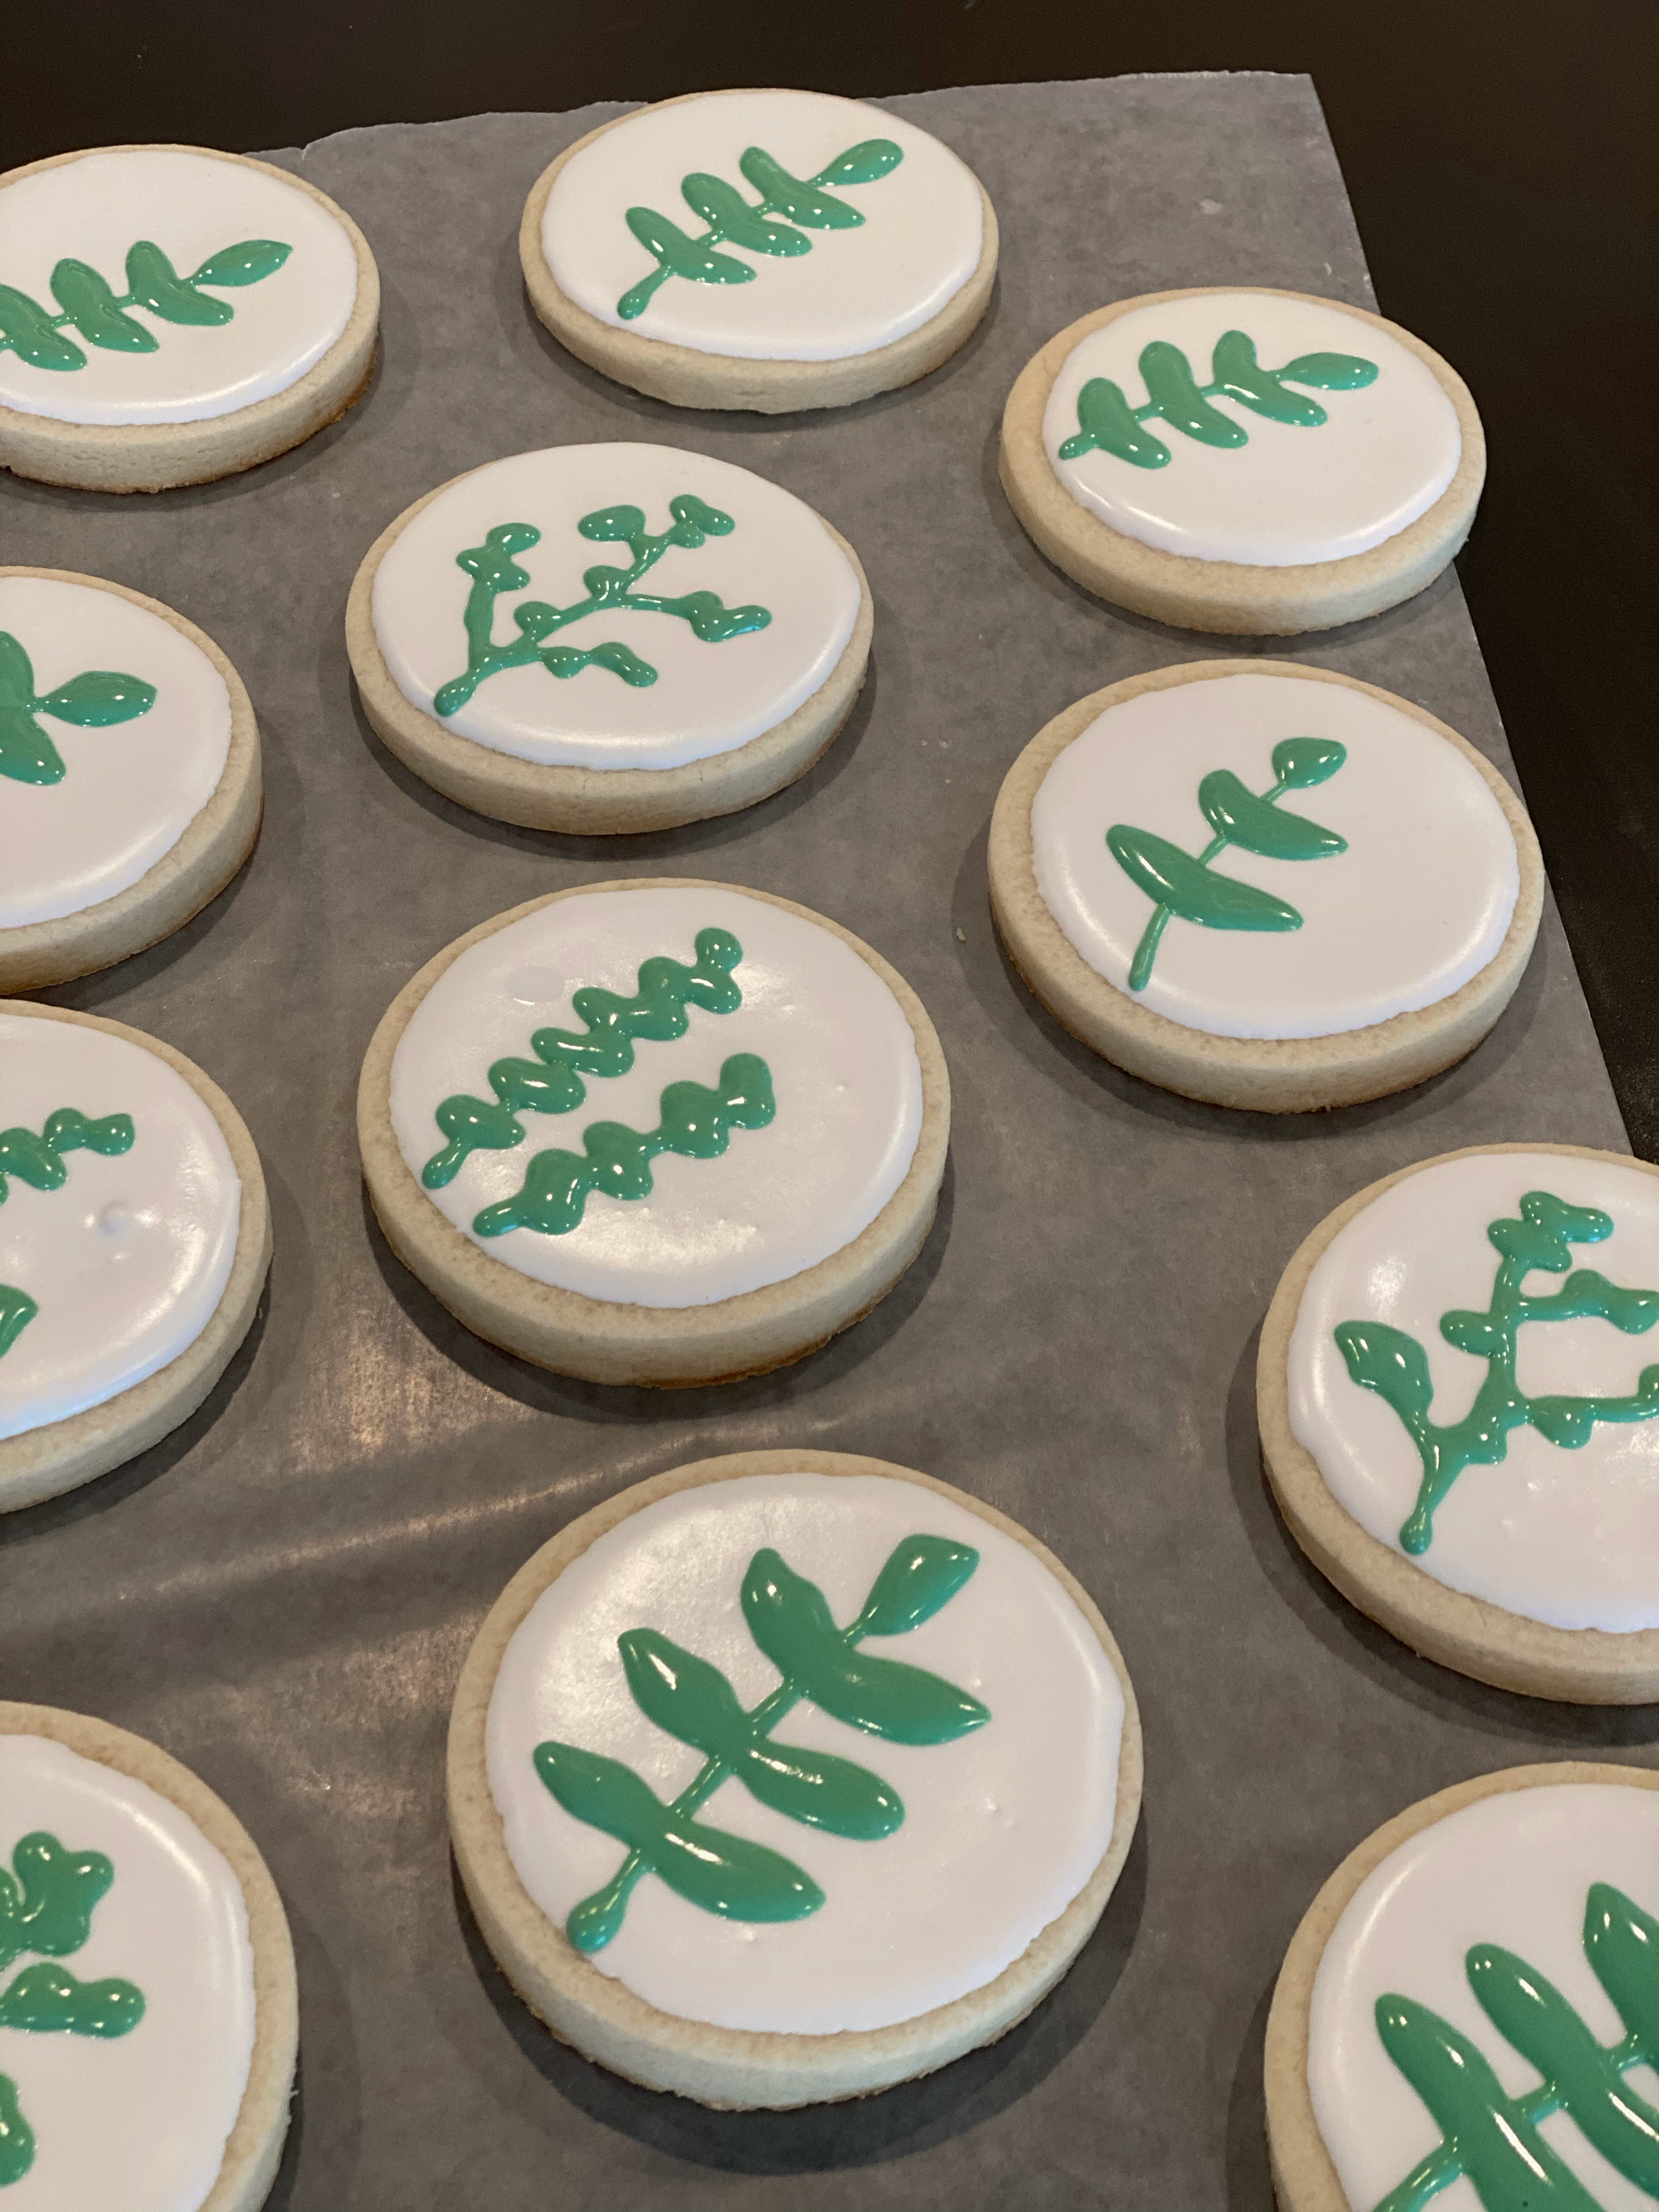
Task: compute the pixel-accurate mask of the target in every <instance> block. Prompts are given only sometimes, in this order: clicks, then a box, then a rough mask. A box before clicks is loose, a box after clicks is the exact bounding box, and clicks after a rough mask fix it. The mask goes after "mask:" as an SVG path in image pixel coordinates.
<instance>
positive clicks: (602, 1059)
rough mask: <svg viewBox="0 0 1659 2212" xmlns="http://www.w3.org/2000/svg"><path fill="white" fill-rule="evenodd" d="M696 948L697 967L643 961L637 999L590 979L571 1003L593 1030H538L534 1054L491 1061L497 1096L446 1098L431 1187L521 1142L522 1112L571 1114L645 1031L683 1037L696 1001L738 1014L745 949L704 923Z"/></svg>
mask: <svg viewBox="0 0 1659 2212" xmlns="http://www.w3.org/2000/svg"><path fill="white" fill-rule="evenodd" d="M692 949H693V950H694V951H695V952H696V965H695V966H694V967H690V968H688V967H687V966H685V965H684V963H683V962H681V961H678V960H671V959H669V958H667V957H665V956H664V957H659V958H655V959H651V960H646V961H642V962H641V964H640V969H639V975H638V978H637V983H636V990H635V996H634V997H633V998H631V999H624V998H622V997H620V996H619V995H618V994H617V993H616V992H615V991H607V990H605V989H602V988H601V987H599V985H598V984H585V985H584V986H583V987H582V988H581V989H580V990H579V991H577V992H575V993H574V994H573V995H572V999H571V1004H572V1006H574V1010H575V1014H576V1018H577V1020H578V1021H580V1023H581V1024H583V1029H584V1030H585V1032H586V1033H585V1034H578V1032H577V1031H575V1030H555V1029H545V1030H537V1031H536V1033H535V1035H534V1036H532V1038H531V1040H530V1049H531V1050H532V1052H533V1053H534V1054H535V1055H536V1057H535V1059H534V1060H496V1061H495V1064H494V1065H493V1066H492V1067H491V1068H490V1070H489V1086H490V1088H491V1090H492V1091H494V1092H495V1099H494V1101H493V1102H492V1101H490V1100H488V1099H483V1098H473V1097H469V1096H467V1095H465V1093H462V1094H459V1095H457V1096H456V1097H450V1098H446V1099H444V1100H443V1101H442V1103H441V1104H440V1105H439V1107H438V1109H437V1111H436V1114H435V1117H434V1118H435V1120H436V1121H437V1124H438V1127H440V1128H441V1130H442V1131H443V1133H444V1135H445V1136H446V1137H447V1139H449V1141H448V1143H447V1145H446V1146H445V1147H444V1149H443V1150H442V1151H441V1152H435V1153H434V1155H433V1157H432V1158H430V1159H429V1160H428V1162H427V1164H426V1165H425V1167H424V1168H423V1169H422V1170H421V1180H422V1182H423V1183H424V1184H425V1185H426V1187H427V1188H428V1190H441V1189H442V1188H443V1187H444V1185H445V1184H446V1183H448V1182H453V1181H454V1179H455V1177H456V1176H457V1175H458V1174H459V1171H460V1169H461V1167H462V1165H463V1164H464V1163H465V1161H466V1159H467V1158H468V1157H469V1155H470V1154H471V1153H472V1152H477V1151H480V1150H482V1151H486V1152H505V1151H507V1149H508V1148H509V1147H510V1146H513V1145H517V1144H520V1143H522V1141H523V1139H524V1125H523V1123H522V1122H521V1121H520V1120H519V1118H518V1117H519V1115H520V1114H568V1113H569V1112H570V1111H571V1110H572V1109H573V1108H574V1107H577V1106H580V1104H581V1103H582V1100H583V1099H584V1098H585V1097H586V1095H587V1091H586V1085H587V1084H588V1083H590V1082H592V1081H593V1080H594V1079H595V1078H604V1077H608V1076H615V1075H626V1074H627V1073H628V1071H629V1068H630V1067H632V1066H633V1065H634V1043H635V1039H636V1038H639V1037H645V1038H648V1039H651V1040H653V1041H654V1042H667V1041H668V1040H670V1039H671V1038H673V1037H680V1036H684V1035H685V1032H686V1029H687V1027H688V1026H689V1024H690V1014H689V1012H687V1009H688V1008H689V1007H691V1006H701V1007H702V1009H703V1011H704V1012H706V1013H711V1014H729V1013H731V1012H733V1011H734V1010H735V1009H736V1008H737V1007H738V1006H741V1005H742V1004H743V993H742V991H741V989H740V988H739V987H738V984H737V982H736V981H734V979H733V976H732V969H734V968H736V967H737V965H738V962H739V961H740V960H741V959H742V958H743V947H742V945H739V944H738V940H737V939H736V938H735V937H733V936H732V933H731V931H730V930H729V929H700V930H699V931H698V932H697V934H696V937H695V938H694V939H692Z"/></svg>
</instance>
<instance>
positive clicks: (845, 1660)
mask: <svg viewBox="0 0 1659 2212" xmlns="http://www.w3.org/2000/svg"><path fill="white" fill-rule="evenodd" d="M977 1565H979V1553H977V1552H976V1551H975V1550H974V1549H973V1547H971V1546H970V1545H967V1544H957V1543H951V1542H950V1541H947V1540H946V1539H945V1537H943V1536H907V1537H905V1539H904V1540H903V1541H902V1543H900V1544H898V1545H897V1546H896V1547H895V1548H894V1550H893V1551H892V1553H890V1555H889V1557H888V1559H887V1562H886V1564H885V1565H884V1566H883V1568H882V1570H881V1571H880V1573H879V1574H878V1576H877V1577H876V1579H875V1581H874V1583H872V1585H871V1589H870V1595H869V1596H868V1597H867V1598H866V1600H865V1601H864V1604H863V1606H862V1607H861V1608H860V1612H859V1614H858V1617H857V1619H856V1620H853V1621H852V1622H850V1623H849V1624H848V1626H847V1627H845V1628H837V1627H836V1623H835V1619H834V1616H833V1615H832V1614H831V1613H830V1610H829V1603H828V1601H827V1600H826V1599H825V1597H824V1595H823V1591H822V1590H821V1589H819V1588H818V1586H817V1583H811V1582H808V1581H807V1580H806V1578H805V1577H804V1576H802V1575H798V1574H796V1573H795V1571H793V1568H792V1567H790V1566H789V1565H788V1564H787V1562H786V1561H785V1560H784V1559H783V1558H782V1557H781V1554H780V1553H777V1552H775V1551H773V1550H772V1549H770V1548H769V1547H768V1548H766V1549H763V1550H761V1551H758V1552H757V1553H755V1555H754V1557H753V1559H750V1563H749V1566H748V1570H747V1571H746V1573H745V1574H744V1578H743V1584H742V1589H741V1593H740V1595H741V1601H742V1606H743V1617H744V1621H745V1623H746V1624H747V1626H748V1629H749V1632H750V1635H751V1636H752V1637H753V1638H754V1639H755V1642H756V1643H757V1644H758V1645H759V1646H760V1649H761V1650H763V1652H764V1653H765V1655H766V1656H767V1657H768V1658H769V1660H770V1661H771V1662H772V1664H773V1665H774V1666H775V1668H777V1670H778V1673H779V1674H781V1676H782V1678H783V1679H782V1680H781V1682H780V1683H779V1684H778V1686H777V1687H776V1688H775V1690H773V1691H771V1692H769V1694H768V1695H767V1696H766V1697H764V1698H763V1699H761V1701H760V1703H759V1704H758V1705H755V1706H752V1707H750V1709H749V1710H748V1711H744V1707H743V1705H741V1704H740V1702H739V1701H738V1694H737V1692H736V1691H735V1690H734V1689H733V1688H732V1685H731V1683H730V1682H729V1681H728V1680H726V1676H725V1675H724V1674H721V1672H720V1669H719V1668H717V1667H714V1666H711V1665H710V1663H709V1662H708V1660H706V1659H701V1658H699V1657H698V1656H696V1653H695V1652H691V1651H686V1650H683V1649H682V1648H681V1647H680V1646H679V1645H678V1644H674V1643H671V1641H670V1640H669V1638H667V1637H665V1636H664V1635H661V1634H660V1633H659V1632H658V1631H657V1630H655V1629H653V1628H630V1629H629V1630H627V1631H626V1632H624V1633H623V1635H621V1636H619V1637H618V1638H617V1650H618V1652H619V1653H620V1654H621V1656H622V1662H623V1674H624V1675H625V1676H626V1678H627V1682H628V1686H629V1691H630V1692H632V1694H633V1698H634V1701H635V1705H638V1707H639V1708H640V1711H641V1712H642V1713H644V1715H645V1716H646V1717H647V1719H648V1720H650V1721H651V1722H653V1723H654V1724H655V1726H657V1727H658V1728H659V1729H664V1730H665V1732H666V1733H667V1734H668V1735H671V1736H674V1737H676V1738H677V1739H678V1741H680V1742H681V1743H685V1744H690V1745H691V1746H692V1747H693V1748H694V1749H695V1750H697V1751H700V1752H702V1753H703V1755H704V1759H703V1765H702V1768H701V1769H700V1770H699V1771H698V1773H697V1775H696V1778H695V1779H694V1780H693V1781H692V1782H691V1783H690V1784H689V1785H688V1786H687V1787H686V1788H685V1789H684V1790H681V1792H680V1793H679V1795H678V1796H677V1797H676V1798H675V1799H674V1800H673V1802H672V1803H671V1804H667V1805H665V1804H664V1803H663V1802H662V1800H661V1799H660V1798H659V1796H657V1794H656V1792H655V1791H654V1790H652V1789H651V1788H650V1787H649V1785H648V1784H646V1783H644V1782H642V1781H641V1779H640V1778H639V1776H638V1775H637V1774H635V1772H634V1771H633V1769H632V1768H631V1767H629V1766H626V1765H623V1762H622V1761H621V1760H620V1759H607V1758H605V1757H604V1756H603V1755H602V1754H601V1753H598V1752H592V1751H583V1750H580V1748H578V1747H577V1746H575V1745H574V1744H568V1743H559V1742H548V1743H542V1744H538V1745H537V1747H536V1749H535V1753H534V1754H533V1756H534V1759H535V1765H536V1771H537V1773H538V1775H539V1776H540V1777H541V1779H542V1781H543V1783H544V1784H545V1785H546V1787H547V1788H548V1789H549V1790H550V1791H551V1792H552V1794H553V1796H555V1797H556V1798H557V1800H558V1802H559V1803H560V1804H561V1805H562V1806H563V1808H564V1809H565V1811H566V1812H567V1813H569V1814H572V1815H574V1818H575V1819H576V1820H585V1821H586V1823H587V1824H588V1826H590V1827H594V1828H601V1829H603V1830H604V1832H605V1834H606V1835H608V1836H614V1837H615V1838H617V1841H618V1842H619V1843H623V1844H627V1846H628V1856H627V1857H625V1858H624V1859H623V1863H622V1864H621V1866H619V1867H618V1868H617V1872H616V1873H615V1875H613V1876H612V1877H611V1880H610V1881H608V1882H607V1883H606V1884H605V1887H604V1888H603V1889H600V1890H596V1891H595V1892H594V1893H593V1894H592V1896H591V1897H586V1898H584V1899H582V1900H581V1902H580V1904H579V1905H576V1906H574V1908H573V1910H572V1911H571V1913H570V1916H569V1917H568V1920H567V1921H566V1923H565V1933H566V1935H567V1936H568V1937H569V1938H570V1941H571V1942H572V1943H574V1945H575V1947H576V1948H577V1949H578V1950H579V1951H586V1952H592V1951H597V1950H599V1949H600V1948H602V1947H603V1946H604V1945H605V1944H606V1943H608V1942H611V1938H612V1937H613V1936H615V1935H616V1934H617V1930H618V1929H620V1928H621V1926H622V1924H623V1916H624V1914H625V1913H626V1911H627V1909H628V1900H629V1896H630V1895H631V1894H632V1893H633V1890H634V1886H635V1883H636V1882H638V1881H640V1880H641V1877H642V1876H643V1875H647V1874H654V1875H657V1876H658V1878H659V1880H660V1881H665V1882H666V1883H667V1885H668V1887H670V1888H671V1890H673V1891H674V1892H675V1893H676V1894H677V1895H678V1896H680V1897H683V1898H684V1899H685V1900H686V1901H687V1903H688V1904H690V1905H697V1906H699V1907H700V1908H701V1909H702V1911H705V1912H714V1913H718V1914H720V1916H721V1917H723V1918H725V1919H727V1920H746V1921H781V1920H801V1919H805V1917H807V1915H808V1914H809V1913H813V1912H816V1911H817V1910H818V1908H819V1906H820V1905H823V1901H824V1893H823V1890H822V1889H821V1888H820V1887H818V1885H817V1882H815V1881H813V1879H812V1877H811V1875H809V1874H807V1873H806V1872H805V1870H804V1869H802V1868H800V1867H799V1866H797V1865H796V1864H795V1863H794V1862H793V1860H792V1859H788V1858H786V1857H784V1855H783V1854H782V1852H781V1851H775V1850H771V1849H769V1847H768V1846H767V1845H765V1844H757V1843H753V1842H751V1841H750V1840H749V1838H746V1837H744V1836H734V1835H731V1834H728V1833H727V1832H726V1831H725V1830H723V1829H720V1828H714V1827H711V1826H708V1823H707V1822H705V1821H702V1820H698V1819H697V1818H696V1815H697V1814H698V1813H699V1812H700V1811H701V1810H702V1807H703V1806H704V1805H706V1804H707V1803H708V1800H709V1799H710V1798H711V1797H712V1796H714V1792H715V1791H716V1790H718V1789H719V1788H720V1785H721V1784H723V1783H725V1782H727V1781H737V1782H738V1783H740V1784H742V1785H743V1787H744V1789H745V1790H748V1792H749V1793H750V1796H752V1797H754V1798H757V1800H758V1801H759V1802H760V1803H761V1804H763V1805H765V1806H767V1807H768V1808H769V1809H770V1810H771V1811H772V1812H775V1813H781V1814H783V1815H784V1817H785V1818H786V1819H787V1820H799V1821H800V1822H801V1823H802V1824H803V1825H804V1826H807V1827H812V1828H823V1829H825V1830H827V1831H828V1832H829V1834H831V1835H835V1836H845V1837H849V1838H854V1840H856V1841H858V1842H860V1843H876V1842H879V1841H880V1840H881V1838H883V1837H885V1836H890V1835H891V1834H892V1833H893V1832H894V1830H895V1829H896V1828H897V1827H898V1826H900V1825H901V1823H902V1821H903V1819H904V1804H903V1801H902V1798H901V1797H900V1796H899V1795H898V1792H897V1791H896V1790H894V1789H892V1788H891V1787H890V1785H889V1784H887V1783H885V1782H884V1781H883V1780H882V1779H881V1778H880V1776H879V1775H877V1774H873V1773H872V1772H871V1771H870V1770H869V1769H868V1768H867V1767H863V1766H860V1765H857V1764H856V1763H855V1762H854V1760H852V1759H842V1758H839V1757H836V1756H835V1755H834V1754H832V1753H828V1752H821V1751H809V1750H807V1749H805V1747H802V1746H799V1745H796V1744H781V1743H779V1742H777V1741H775V1735H774V1731H775V1729H776V1728H777V1726H778V1723H780V1721H781V1720H782V1719H783V1717H784V1716H785V1714H786V1713H787V1712H789V1711H791V1710H792V1709H793V1707H794V1706H796V1705H800V1704H802V1703H803V1702H810V1703H811V1704H813V1705H817V1707H818V1708H819V1709H820V1711H823V1712H826V1713H829V1714H830V1715H831V1716H832V1717H834V1718H835V1719H836V1720H838V1721H842V1722H845V1723H846V1724H847V1725H848V1727H849V1728H854V1729H860V1730H862V1732H863V1733H864V1734H865V1735H871V1736H874V1737H877V1738H878V1740H880V1741H885V1742H888V1743H902V1744H943V1743H953V1742H954V1741H956V1740H957V1737H959V1736H963V1735H969V1733H970V1732H971V1731H972V1730H973V1729H980V1728H983V1727H984V1726H985V1724H986V1723H987V1721H988V1720H989V1719H990V1718H991V1714H990V1711H989V1709H988V1708H987V1706H985V1705H981V1702H980V1700H979V1699H977V1698H975V1697H970V1696H969V1693H968V1692H967V1691H965V1690H962V1689H958V1688H957V1686H956V1685H955V1684H954V1683H952V1682H947V1681H945V1680H944V1679H943V1677H942V1676H940V1675H938V1674H930V1673H929V1672H928V1671H927V1669H926V1668H921V1667H912V1666H908V1665H906V1664H904V1663H903V1662H900V1661H897V1660H892V1659H883V1658H876V1657H872V1656H870V1655H868V1654H867V1653H865V1652H863V1651H861V1650H860V1649H859V1647H860V1644H862V1643H863V1642H864V1640H865V1638H866V1637H871V1636H884V1637H885V1636H903V1635H907V1634H908V1632H910V1630H912V1629H913V1628H918V1627H920V1626H921V1623H922V1622H923V1621H924V1620H932V1618H933V1615H934V1614H935V1613H938V1612H939V1610H940V1609H941V1608H942V1607H944V1606H945V1605H948V1604H949V1602H950V1601H951V1599H952V1598H953V1597H954V1596H955V1595H956V1594H957V1591H958V1590H959V1589H961V1588H962V1587H963V1583H966V1582H967V1580H968V1578H969V1576H970V1575H972V1573H973V1571H974V1570H975V1567H976V1566H977Z"/></svg>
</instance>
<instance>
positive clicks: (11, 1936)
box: [0, 1830, 144, 2189]
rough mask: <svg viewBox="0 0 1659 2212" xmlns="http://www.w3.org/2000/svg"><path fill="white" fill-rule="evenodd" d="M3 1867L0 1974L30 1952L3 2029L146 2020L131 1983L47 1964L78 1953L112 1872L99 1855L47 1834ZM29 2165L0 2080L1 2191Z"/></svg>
mask: <svg viewBox="0 0 1659 2212" xmlns="http://www.w3.org/2000/svg"><path fill="white" fill-rule="evenodd" d="M11 1864H12V1871H11V1872H10V1873H8V1872H7V1871H6V1869H4V1868H3V1867H0V1972H4V1971H5V1969H6V1968H7V1967H8V1966H10V1965H11V1964H12V1962H13V1960H16V1959H20V1958H21V1957H23V1956H24V1955H25V1954H27V1953H31V1952H32V1953H33V1954H36V1958H37V1963H36V1964H35V1965H33V1966H25V1967H24V1968H23V1969H22V1971H21V1972H20V1973H17V1974H15V1975H14V1976H13V1977H12V1979H11V1981H10V1982H9V1984H7V1986H6V1987H5V1988H4V1989H3V1990H0V2029H4V2028H8V2027H15V2028H22V2029H26V2030H29V2031H32V2032H33V2033H36V2034H44V2035H92V2036H99V2037H101V2038H103V2039H106V2040H111V2039H113V2038H114V2037H116V2036H118V2035H126V2034H128V2033H130V2032H131V2030H132V2029H133V2028H135V2027H137V2025H138V2023H139V2021H141V2020H142V2019H143V2016H144V1998H143V1991H142V1990H139V1989H137V1988H136V1987H135V1986H134V1984H132V1983H131V1982H123V1981H116V1980H109V1981H102V1982H78V1981H76V1978H75V1976H74V1975H73V1974H71V1973H68V1972H65V1971H64V1969H63V1968H62V1967H61V1966H53V1965H52V1964H51V1963H50V1962H51V1961H52V1960H55V1959H66V1958H68V1957H69V1956H70V1954H71V1953H73V1952H76V1951H78V1950H79V1949H80V1948H81V1947H82V1944H83V1943H84V1942H86V1941H87V1939H88V1936H90V1935H91V1933H92V1916H93V1913H94V1910H95V1909H96V1907H97V1905H98V1903H99V1900H100V1899H101V1898H102V1896H103V1895H104V1893H105V1892H106V1890H107V1889H108V1887H109V1886H110V1884H111V1883H112V1881H114V1879H115V1869H114V1868H113V1867H112V1865H111V1864H110V1862H109V1861H108V1859H106V1857H104V1854H103V1853H102V1852H101V1851H70V1850H65V1849H64V1845H63V1844H60V1843H59V1842H58V1838H56V1837H55V1836H50V1835H48V1834H46V1832H45V1831H44V1830H37V1831H36V1832H35V1833H33V1835H27V1836H25V1837H24V1838H22V1840H21V1842H20V1843H19V1844H18V1845H17V1847H16V1849H15V1850H14V1851H13V1853H12V1855H11ZM33 2163H34V2130H33V2128H31V2127H30V2125H29V2124H28V2122H27V2119H26V2118H24V2116H23V2112H22V2107H21V2104H20V2102H19V2100H18V2094H17V2085H16V2083H15V2081H12V2080H11V2079H10V2078H9V2075H4V2074H0V2189H3V2188H5V2187H7V2186H8V2185H9V2184H10V2183H12V2182H14V2181H21V2179H22V2178H23V2176H24V2175H25V2174H26V2173H27V2172H28V2170H29V2168H30V2167H31V2166H33Z"/></svg>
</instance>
